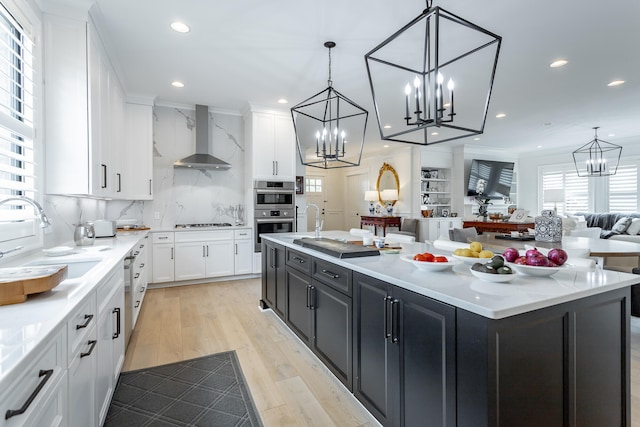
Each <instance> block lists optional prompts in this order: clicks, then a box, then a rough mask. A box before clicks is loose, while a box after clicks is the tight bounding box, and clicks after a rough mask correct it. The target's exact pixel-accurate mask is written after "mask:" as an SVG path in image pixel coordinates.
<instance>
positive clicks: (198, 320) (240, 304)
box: [124, 279, 380, 427]
mask: <svg viewBox="0 0 640 427" xmlns="http://www.w3.org/2000/svg"><path fill="white" fill-rule="evenodd" d="M259 301H260V280H259V279H251V280H236V281H227V282H216V283H208V284H201V285H189V286H179V287H173V288H161V289H150V290H149V291H148V292H147V295H146V297H145V300H144V304H143V305H142V310H141V311H140V317H139V318H138V323H137V325H136V330H135V331H134V333H133V335H132V337H131V341H130V342H129V347H128V349H127V354H126V358H125V362H124V370H125V371H128V370H134V369H140V368H145V367H149V366H156V365H162V364H165V363H171V362H176V361H179V360H186V359H191V358H194V357H199V356H205V355H207V354H212V353H218V352H221V351H227V350H235V351H236V353H237V355H238V359H239V360H240V365H241V366H242V371H243V372H244V375H245V378H246V380H247V383H248V385H249V389H250V391H251V395H252V396H253V399H254V402H255V404H256V407H257V409H258V411H259V412H260V417H261V418H262V422H263V423H264V425H265V427H271V426H278V427H279V426H322V427H329V426H340V427H347V426H354V427H355V426H379V425H380V424H379V423H378V422H377V421H376V420H375V418H373V417H372V416H371V415H370V414H369V413H368V412H367V411H366V410H365V409H364V408H363V407H362V406H361V405H360V403H359V402H358V401H357V400H356V399H355V398H354V397H353V395H351V393H349V392H348V391H347V390H346V389H345V388H344V387H343V386H342V384H341V383H340V382H339V381H338V380H337V379H336V378H335V377H334V376H333V374H331V373H330V372H329V371H328V370H327V369H326V368H325V367H324V365H322V363H320V362H319V361H318V360H317V359H316V358H315V356H313V354H312V353H311V352H310V351H309V350H308V349H307V348H306V347H305V346H304V344H302V343H301V342H300V341H299V340H298V338H297V337H296V336H295V335H294V334H293V333H292V332H291V331H289V330H288V328H287V327H286V326H284V324H283V323H282V322H281V321H280V319H278V317H277V316H276V315H275V314H273V312H272V311H271V310H264V311H263V310H260V308H259V306H258V303H259Z"/></svg>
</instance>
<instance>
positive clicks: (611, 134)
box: [607, 133, 616, 138]
mask: <svg viewBox="0 0 640 427" xmlns="http://www.w3.org/2000/svg"><path fill="white" fill-rule="evenodd" d="M607 136H608V137H609V138H611V137H613V136H616V134H615V133H610V134H609V135H607Z"/></svg>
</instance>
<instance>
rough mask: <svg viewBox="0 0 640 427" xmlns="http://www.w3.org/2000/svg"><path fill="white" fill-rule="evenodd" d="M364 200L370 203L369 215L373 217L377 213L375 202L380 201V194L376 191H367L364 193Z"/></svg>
mask: <svg viewBox="0 0 640 427" xmlns="http://www.w3.org/2000/svg"><path fill="white" fill-rule="evenodd" d="M364 199H365V200H366V201H368V202H369V215H373V214H374V212H375V211H376V209H375V207H374V205H373V202H375V201H376V200H378V192H377V191H376V190H367V191H365V192H364Z"/></svg>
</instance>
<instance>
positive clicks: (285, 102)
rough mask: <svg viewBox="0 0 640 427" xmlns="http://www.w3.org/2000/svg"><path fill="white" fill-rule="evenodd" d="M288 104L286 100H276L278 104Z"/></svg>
mask: <svg viewBox="0 0 640 427" xmlns="http://www.w3.org/2000/svg"><path fill="white" fill-rule="evenodd" d="M288 103H289V101H287V100H286V99H284V98H280V99H278V104H288Z"/></svg>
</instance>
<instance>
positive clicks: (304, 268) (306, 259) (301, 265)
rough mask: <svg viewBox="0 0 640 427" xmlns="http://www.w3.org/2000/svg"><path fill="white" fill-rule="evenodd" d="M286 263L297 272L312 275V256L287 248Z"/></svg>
mask: <svg viewBox="0 0 640 427" xmlns="http://www.w3.org/2000/svg"><path fill="white" fill-rule="evenodd" d="M285 263H286V264H287V265H288V266H290V267H293V268H295V269H296V270H299V271H301V272H303V273H306V274H308V275H311V255H307V254H303V253H302V252H298V251H295V250H293V249H289V248H287V251H286V262H285Z"/></svg>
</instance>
